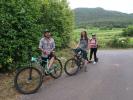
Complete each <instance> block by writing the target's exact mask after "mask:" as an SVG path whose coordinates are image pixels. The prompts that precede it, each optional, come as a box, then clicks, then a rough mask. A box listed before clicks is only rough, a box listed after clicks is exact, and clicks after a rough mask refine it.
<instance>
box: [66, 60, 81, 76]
mask: <svg viewBox="0 0 133 100" xmlns="http://www.w3.org/2000/svg"><path fill="white" fill-rule="evenodd" d="M64 70H65V73H66V74H67V75H69V76H72V75H75V74H76V73H77V72H78V70H79V66H78V64H77V61H76V59H74V58H71V59H69V60H67V61H66V63H65V66H64Z"/></svg>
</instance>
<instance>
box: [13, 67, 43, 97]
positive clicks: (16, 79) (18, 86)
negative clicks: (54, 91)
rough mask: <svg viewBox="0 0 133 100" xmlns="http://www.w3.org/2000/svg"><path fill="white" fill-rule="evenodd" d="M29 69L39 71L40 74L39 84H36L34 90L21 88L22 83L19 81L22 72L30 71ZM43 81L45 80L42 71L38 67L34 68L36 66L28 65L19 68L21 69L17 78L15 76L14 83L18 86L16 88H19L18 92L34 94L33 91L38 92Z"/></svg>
mask: <svg viewBox="0 0 133 100" xmlns="http://www.w3.org/2000/svg"><path fill="white" fill-rule="evenodd" d="M28 70H30V71H32V72H33V70H34V71H35V72H37V74H38V75H39V82H38V84H37V85H36V87H35V88H34V89H33V90H30V91H26V90H23V89H22V88H21V86H20V84H19V83H18V79H19V76H20V75H21V74H23V72H24V71H28ZM32 72H31V73H32ZM32 74H33V73H32ZM32 77H33V75H32ZM42 82H43V77H42V73H41V72H40V71H39V70H38V69H37V68H34V67H26V68H23V69H21V70H19V71H18V72H17V74H16V76H15V78H14V85H15V88H16V90H17V91H18V92H20V93H22V94H33V93H35V92H37V90H38V89H39V88H40V87H41V85H42ZM26 84H27V83H26Z"/></svg>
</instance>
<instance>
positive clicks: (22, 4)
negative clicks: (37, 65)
mask: <svg viewBox="0 0 133 100" xmlns="http://www.w3.org/2000/svg"><path fill="white" fill-rule="evenodd" d="M39 6H40V1H39V0H1V1H0V11H1V12H0V26H1V27H0V65H1V66H2V68H1V71H3V70H4V71H7V70H10V69H12V67H11V64H12V63H13V62H16V61H21V62H23V61H25V59H26V55H25V56H24V54H26V53H27V50H26V48H27V47H28V46H30V45H31V46H36V43H37V41H38V35H39V33H38V32H39V31H38V30H40V27H41V26H40V25H39V24H37V18H38V17H39V15H40V12H39Z"/></svg>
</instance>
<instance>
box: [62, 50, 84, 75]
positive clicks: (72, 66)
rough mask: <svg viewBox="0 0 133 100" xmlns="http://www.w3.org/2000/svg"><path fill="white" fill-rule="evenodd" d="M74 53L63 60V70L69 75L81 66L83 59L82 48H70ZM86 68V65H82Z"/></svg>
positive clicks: (73, 73) (75, 72)
mask: <svg viewBox="0 0 133 100" xmlns="http://www.w3.org/2000/svg"><path fill="white" fill-rule="evenodd" d="M72 51H73V52H74V55H73V57H72V58H70V59H68V60H67V61H66V62H65V66H64V70H65V73H66V74H67V75H69V76H72V75H75V74H77V72H78V71H79V70H80V69H82V68H83V66H84V64H85V59H84V58H83V52H82V51H83V50H82V49H80V48H76V49H72ZM84 67H85V69H86V66H84Z"/></svg>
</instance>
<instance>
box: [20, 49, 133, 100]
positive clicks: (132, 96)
mask: <svg viewBox="0 0 133 100" xmlns="http://www.w3.org/2000/svg"><path fill="white" fill-rule="evenodd" d="M98 56H99V58H100V61H99V63H97V64H96V65H93V64H89V65H88V72H80V73H78V74H77V75H76V76H73V77H68V76H67V75H64V76H62V77H61V78H60V79H57V80H51V81H49V82H48V83H44V84H43V86H42V87H41V89H40V90H39V91H38V93H35V94H32V95H26V96H23V97H22V98H23V100H133V50H101V51H99V52H98Z"/></svg>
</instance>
